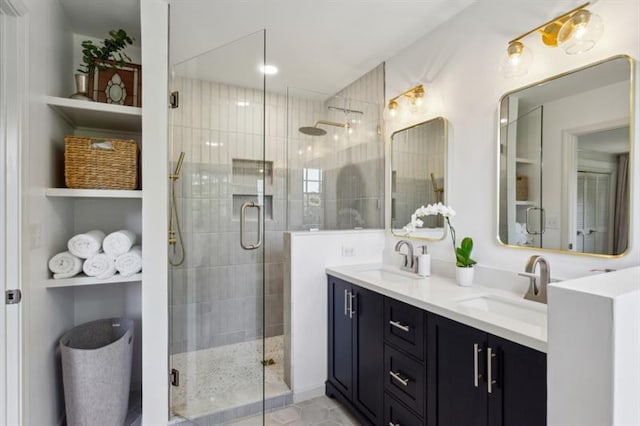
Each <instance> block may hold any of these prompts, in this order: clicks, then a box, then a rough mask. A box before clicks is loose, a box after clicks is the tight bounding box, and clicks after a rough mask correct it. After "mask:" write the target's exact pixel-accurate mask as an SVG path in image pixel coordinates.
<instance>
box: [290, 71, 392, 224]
mask: <svg viewBox="0 0 640 426" xmlns="http://www.w3.org/2000/svg"><path fill="white" fill-rule="evenodd" d="M313 95H315V98H318V95H317V94H310V92H305V91H304V90H290V91H289V121H288V130H289V143H288V147H289V150H288V152H289V155H288V158H289V180H288V183H289V185H288V188H289V201H288V210H289V221H288V229H289V230H292V231H294V230H309V229H311V228H318V229H353V228H382V227H384V138H383V130H384V129H383V123H382V109H383V105H384V64H380V65H379V66H378V67H376V68H375V69H373V70H371V71H370V72H368V73H367V74H365V75H363V76H362V77H361V78H359V79H358V80H356V81H355V82H353V83H351V84H350V85H349V86H347V87H345V88H344V89H343V90H341V91H340V92H338V93H337V94H336V95H334V96H330V97H328V98H327V97H326V96H325V97H323V98H322V99H321V101H320V102H319V103H318V102H315V103H314V104H313V107H312V108H310V105H309V103H308V102H309V101H308V100H306V99H310V97H312V96H313ZM315 98H313V99H315ZM301 111H310V112H311V114H308V113H307V114H304V113H301ZM317 120H329V121H332V122H335V123H342V124H344V123H346V124H348V126H349V128H348V129H346V128H343V127H336V126H326V125H321V128H322V129H324V130H326V131H327V134H326V135H324V136H307V135H303V134H301V133H300V132H298V128H299V127H301V126H311V125H313V124H314V123H315V122H316V121H317ZM310 172H312V173H314V174H317V173H319V174H320V179H319V180H320V182H319V185H318V186H309V183H312V184H313V183H314V179H313V176H311V177H310V176H309V173H310Z"/></svg>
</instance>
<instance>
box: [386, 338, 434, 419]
mask: <svg viewBox="0 0 640 426" xmlns="http://www.w3.org/2000/svg"><path fill="white" fill-rule="evenodd" d="M426 379H427V377H426V373H425V368H424V364H422V363H420V362H417V361H415V360H414V359H412V358H410V357H408V356H407V355H405V354H403V353H402V352H400V351H398V350H396V349H394V348H392V347H391V346H389V345H384V388H385V390H386V391H387V392H389V393H390V394H391V395H393V396H394V397H396V398H397V399H398V400H399V401H402V402H403V403H404V404H405V405H406V406H407V407H409V408H411V409H412V410H413V411H415V412H416V414H418V415H419V416H424V411H425V403H426V401H425V400H426V393H425V386H426V381H427V380H426Z"/></svg>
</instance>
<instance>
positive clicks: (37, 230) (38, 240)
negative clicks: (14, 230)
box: [29, 223, 42, 249]
mask: <svg viewBox="0 0 640 426" xmlns="http://www.w3.org/2000/svg"><path fill="white" fill-rule="evenodd" d="M29 228H30V229H29V231H30V232H29V233H30V235H31V241H30V243H31V244H30V246H31V249H37V248H40V247H42V225H40V224H39V223H34V224H31V226H30V227H29Z"/></svg>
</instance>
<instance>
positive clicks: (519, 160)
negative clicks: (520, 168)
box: [516, 157, 538, 164]
mask: <svg viewBox="0 0 640 426" xmlns="http://www.w3.org/2000/svg"><path fill="white" fill-rule="evenodd" d="M516 163H518V164H538V162H537V161H536V160H532V159H531V158H524V157H516Z"/></svg>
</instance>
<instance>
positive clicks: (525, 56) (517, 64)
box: [500, 41, 533, 78]
mask: <svg viewBox="0 0 640 426" xmlns="http://www.w3.org/2000/svg"><path fill="white" fill-rule="evenodd" d="M531 62H533V53H531V50H530V49H529V48H528V47H526V46H524V45H523V44H522V43H520V42H519V41H514V42H513V43H511V44H509V48H508V49H507V54H506V55H505V57H504V58H503V59H502V64H501V65H500V71H501V72H502V75H504V76H505V77H506V78H514V77H520V76H523V75H525V74H526V73H527V72H529V66H530V65H531Z"/></svg>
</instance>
